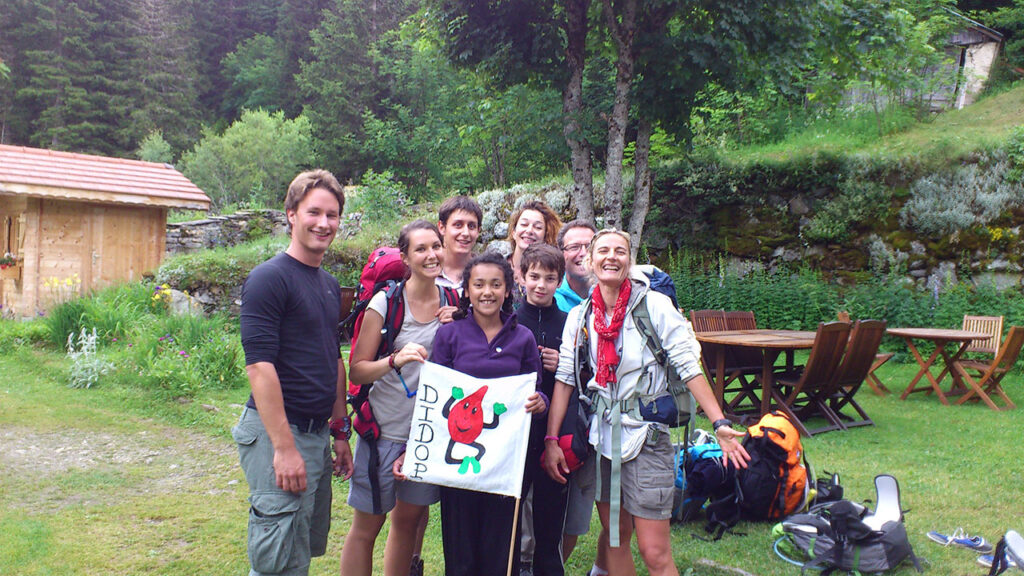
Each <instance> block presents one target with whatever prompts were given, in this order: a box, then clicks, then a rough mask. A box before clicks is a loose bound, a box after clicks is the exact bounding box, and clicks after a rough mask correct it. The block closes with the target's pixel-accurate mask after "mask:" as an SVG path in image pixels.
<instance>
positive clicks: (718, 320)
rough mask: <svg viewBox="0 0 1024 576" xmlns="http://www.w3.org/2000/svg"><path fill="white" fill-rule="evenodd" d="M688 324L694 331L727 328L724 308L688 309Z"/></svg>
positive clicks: (715, 330) (713, 330) (712, 330)
mask: <svg viewBox="0 0 1024 576" xmlns="http://www.w3.org/2000/svg"><path fill="white" fill-rule="evenodd" d="M690 324H692V325H693V331H694V332H717V331H719V330H728V329H729V328H728V327H727V326H726V324H725V310H690Z"/></svg>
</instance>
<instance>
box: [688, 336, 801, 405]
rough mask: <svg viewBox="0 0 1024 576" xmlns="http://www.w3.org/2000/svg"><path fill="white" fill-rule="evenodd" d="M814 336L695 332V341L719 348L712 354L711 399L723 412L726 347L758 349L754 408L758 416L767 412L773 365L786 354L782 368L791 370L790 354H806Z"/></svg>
mask: <svg viewBox="0 0 1024 576" xmlns="http://www.w3.org/2000/svg"><path fill="white" fill-rule="evenodd" d="M814 336H815V333H814V332H812V331H805V330H721V331H714V332H697V340H698V341H699V342H701V343H707V344H719V346H718V347H717V352H716V353H715V360H714V362H715V374H714V381H713V382H712V388H714V391H715V398H716V399H717V400H718V405H719V406H721V407H722V410H723V411H727V410H728V409H729V406H728V405H727V403H726V402H725V385H726V376H727V375H726V373H725V354H726V346H740V347H744V348H757V349H760V350H761V352H762V354H763V355H764V360H763V363H762V365H761V398H760V406H754V408H755V409H756V410H758V413H759V414H760V415H764V414H766V413H768V411H769V410H771V390H772V386H774V370H775V361H776V360H777V359H778V357H779V355H780V354H781V353H783V352H785V353H786V365H787V366H788V367H789V368H790V369H791V368H792V367H793V352H794V351H795V350H807V349H810V348H811V347H813V346H814Z"/></svg>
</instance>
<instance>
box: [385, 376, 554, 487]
mask: <svg viewBox="0 0 1024 576" xmlns="http://www.w3.org/2000/svg"><path fill="white" fill-rule="evenodd" d="M536 387H537V374H536V373H531V374H523V375H520V376H509V377H507V378H490V379H481V378H473V377H472V376H467V375H465V374H463V373H462V372H456V371H455V370H452V369H450V368H446V367H444V366H441V365H439V364H434V363H431V362H427V363H426V364H424V365H423V368H422V369H421V370H420V384H419V389H418V390H417V391H416V409H415V412H413V417H412V429H411V430H410V432H409V442H408V444H406V450H405V464H404V465H403V466H402V473H403V474H405V475H406V476H407V477H408V478H409V479H411V480H415V481H418V482H429V483H431V484H437V485H440V486H451V487H453V488H465V489H467V490H475V491H477V492H491V493H494V494H502V495H505V496H512V497H515V498H519V497H520V491H521V489H522V486H523V469H524V467H525V465H526V448H527V444H528V443H529V437H530V422H531V420H532V419H533V417H532V415H531V414H529V413H527V412H526V399H527V397H529V396H530V395H531V394H533V393H534V391H535V390H536Z"/></svg>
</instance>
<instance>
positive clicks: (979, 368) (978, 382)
mask: <svg viewBox="0 0 1024 576" xmlns="http://www.w3.org/2000/svg"><path fill="white" fill-rule="evenodd" d="M1022 345H1024V326H1012V327H1011V328H1010V333H1009V334H1007V335H1006V340H1004V341H1003V345H1002V347H1001V348H999V351H998V352H997V353H996V357H995V359H994V360H992V362H991V363H986V362H979V361H977V360H963V359H961V360H957V361H956V362H954V363H953V369H954V370H956V372H957V373H958V374H959V375H960V378H961V379H962V380H963V381H964V383H965V384H967V392H966V393H964V395H963V396H961V397H960V399H959V400H957V401H956V403H957V404H963V403H964V402H967V401H968V400H981V401H983V402H984V403H985V404H987V405H988V407H989V408H991V409H993V410H1011V409H1013V408H1016V407H1017V406H1016V405H1015V404H1014V403H1013V401H1012V400H1010V397H1009V396H1007V395H1006V392H1005V391H1003V387H1002V385H1001V384H1000V383H1001V382H1002V380H1003V377H1004V376H1006V374H1007V373H1009V372H1010V370H1011V369H1012V368H1013V365H1014V364H1015V363H1016V362H1017V356H1019V355H1020V349H1021V346H1022ZM972 373H973V374H972ZM993 396H995V397H996V398H995V399H993ZM998 399H1001V400H1002V402H1003V404H1002V405H1001V406H1000V405H999V404H997V403H996V402H995V400H998Z"/></svg>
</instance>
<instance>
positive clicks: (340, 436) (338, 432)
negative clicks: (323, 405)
mask: <svg viewBox="0 0 1024 576" xmlns="http://www.w3.org/2000/svg"><path fill="white" fill-rule="evenodd" d="M331 436H334V438H335V439H336V440H348V439H349V438H350V437H351V436H352V419H351V418H349V417H348V416H342V417H341V418H335V419H334V420H331Z"/></svg>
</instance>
